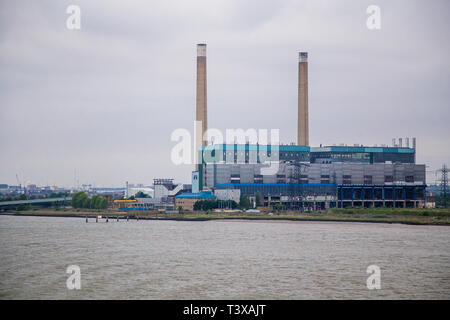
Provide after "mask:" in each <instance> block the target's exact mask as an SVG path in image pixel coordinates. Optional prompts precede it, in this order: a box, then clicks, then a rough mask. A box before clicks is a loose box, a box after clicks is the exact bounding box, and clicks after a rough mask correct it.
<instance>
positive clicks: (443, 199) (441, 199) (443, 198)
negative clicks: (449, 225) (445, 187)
mask: <svg viewBox="0 0 450 320" xmlns="http://www.w3.org/2000/svg"><path fill="white" fill-rule="evenodd" d="M436 205H438V206H439V207H443V208H447V207H448V206H449V205H450V195H449V194H446V195H444V194H440V195H439V196H437V197H436Z"/></svg>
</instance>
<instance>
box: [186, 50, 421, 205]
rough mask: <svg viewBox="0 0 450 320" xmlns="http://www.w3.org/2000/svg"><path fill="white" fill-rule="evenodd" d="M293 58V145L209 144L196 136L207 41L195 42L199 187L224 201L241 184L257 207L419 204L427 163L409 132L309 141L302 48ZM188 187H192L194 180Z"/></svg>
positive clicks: (202, 116) (202, 111) (203, 112)
mask: <svg viewBox="0 0 450 320" xmlns="http://www.w3.org/2000/svg"><path fill="white" fill-rule="evenodd" d="M298 59H299V60H298V105H297V116H298V122H297V144H293V143H292V144H289V145H283V144H281V145H267V144H265V145H260V144H250V143H247V144H214V145H208V143H207V141H205V140H204V139H202V138H201V137H202V136H203V134H204V132H206V130H207V129H208V128H207V104H206V82H207V75H206V44H199V45H198V47H197V100H196V101H197V105H196V120H197V122H198V123H200V124H201V125H200V126H199V125H198V124H197V128H196V146H195V148H196V149H195V150H198V155H197V157H198V159H197V162H196V166H195V172H194V174H193V177H195V178H196V179H198V182H195V183H198V184H199V185H198V190H199V191H198V193H201V192H202V191H205V190H210V191H214V192H215V193H217V195H219V194H220V198H221V199H224V195H227V194H230V195H231V194H234V195H235V193H233V190H239V194H244V195H247V196H249V197H250V199H251V200H253V201H256V199H257V198H258V199H259V201H260V203H258V204H256V203H255V205H264V206H272V205H274V204H276V203H281V204H283V205H285V206H286V207H287V208H291V209H296V210H306V209H311V210H320V209H327V208H333V207H339V208H344V207H350V206H357V207H366V208H368V207H380V206H386V207H424V206H425V188H426V181H425V165H424V164H416V163H415V162H416V161H415V159H416V139H415V138H412V145H411V146H410V144H409V141H410V140H409V138H406V139H405V142H406V143H405V146H403V144H402V142H403V139H402V138H400V139H399V140H398V144H397V143H396V142H395V139H394V140H393V144H392V146H391V147H388V146H387V145H381V146H362V145H353V146H347V145H339V146H320V147H310V146H309V119H308V113H309V112H308V53H307V52H299V58H298ZM274 164H276V166H277V170H276V173H271V174H267V173H266V172H267V171H265V169H264V168H267V167H269V166H273V165H274ZM193 180H194V178H193ZM192 189H193V190H194V189H195V190H197V187H196V188H194V181H193V188H192ZM226 190H228V191H226ZM193 192H194V191H193ZM194 194H195V192H194ZM257 195H258V196H257ZM177 197H180V198H182V197H183V195H182V194H181V195H179V196H177ZM192 197H193V196H192V195H191V198H192ZM225 197H226V196H225ZM194 198H195V197H194Z"/></svg>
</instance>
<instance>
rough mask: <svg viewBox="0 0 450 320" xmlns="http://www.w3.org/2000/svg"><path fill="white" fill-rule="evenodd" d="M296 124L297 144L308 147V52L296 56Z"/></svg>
mask: <svg viewBox="0 0 450 320" xmlns="http://www.w3.org/2000/svg"><path fill="white" fill-rule="evenodd" d="M298 58H299V60H298V122H297V144H298V145H299V146H309V125H308V52H299V56H298Z"/></svg>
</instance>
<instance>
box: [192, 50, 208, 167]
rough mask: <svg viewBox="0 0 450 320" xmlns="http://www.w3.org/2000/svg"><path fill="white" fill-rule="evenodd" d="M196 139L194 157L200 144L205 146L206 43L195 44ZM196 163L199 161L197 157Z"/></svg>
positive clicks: (206, 126) (206, 115)
mask: <svg viewBox="0 0 450 320" xmlns="http://www.w3.org/2000/svg"><path fill="white" fill-rule="evenodd" d="M196 104H197V106H196V117H195V120H196V141H195V159H197V155H198V150H199V148H200V147H201V146H206V144H207V140H206V139H203V135H204V133H205V132H206V130H207V129H208V114H207V110H208V108H207V104H206V44H204V43H200V44H197V101H196ZM196 163H201V159H198V161H196Z"/></svg>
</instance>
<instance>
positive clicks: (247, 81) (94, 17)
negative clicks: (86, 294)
mask: <svg viewBox="0 0 450 320" xmlns="http://www.w3.org/2000/svg"><path fill="white" fill-rule="evenodd" d="M70 4H76V5H79V6H80V8H81V30H68V29H67V28H66V19H67V17H68V16H69V15H68V14H66V8H67V6H68V5H70ZM371 4H375V5H378V6H380V8H381V30H369V29H367V27H366V20H367V17H368V15H367V14H366V8H367V7H368V6H369V5H371ZM449 9H450V1H446V0H444V1H437V0H435V1H410V0H408V1H406V0H405V1H379V0H371V1H317V0H314V1H313V0H312V1H295V0H291V1H261V0H252V1H242V0H240V1H230V0H221V1H219V0H207V1H186V0H180V1H149V0H146V1H111V0H104V1H99V0H96V1H94V0H89V1H81V0H71V1H60V0H58V1H57V0H54V1H43V0H39V1H37V0H29V1H22V0H18V1H12V0H11V1H2V2H1V4H0V68H1V73H0V105H1V107H0V147H1V150H2V151H1V153H0V162H1V167H0V183H8V184H16V179H15V174H16V173H17V174H18V175H19V177H20V179H21V180H24V181H30V182H33V183H37V184H57V185H64V186H72V185H73V183H74V170H76V171H77V175H78V179H79V181H80V184H81V183H93V184H94V183H95V185H96V186H119V185H123V184H124V181H125V180H128V181H129V182H130V183H145V184H150V183H151V182H152V179H153V178H161V177H167V178H169V177H170V178H175V179H176V181H179V182H189V180H190V171H191V170H192V166H188V165H181V166H175V165H173V164H172V163H171V160H170V151H171V148H172V147H173V146H174V145H175V143H174V142H171V141H170V134H171V132H172V131H173V130H174V129H176V128H186V129H189V130H192V129H193V121H194V117H195V79H196V74H195V71H196V44H197V43H203V42H204V43H207V44H208V52H207V55H208V121H209V127H214V128H219V129H222V130H225V128H244V129H247V128H267V129H270V128H280V136H281V140H282V142H285V143H288V142H294V141H295V140H296V119H297V52H298V51H308V53H309V108H310V109H309V111H310V143H311V145H312V146H318V145H319V144H334V143H336V144H339V143H347V144H349V145H351V144H354V143H360V144H367V145H372V144H381V143H386V144H391V140H392V138H393V137H397V138H398V137H413V136H415V137H417V161H418V163H425V164H427V165H429V166H430V168H428V169H427V170H435V169H437V168H439V167H440V166H441V165H442V164H443V163H445V162H446V163H447V164H450V163H449V162H450V161H449V158H450V140H449V133H450V129H449V120H450V111H449V101H450V92H449V87H450V86H449V85H450V77H449V75H450V59H449V52H450V45H449V41H448V39H449V38H448V37H449V31H450V28H449V27H450V17H449V12H450V10H449ZM433 180H434V174H432V173H431V174H430V175H429V176H428V183H430V182H433Z"/></svg>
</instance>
